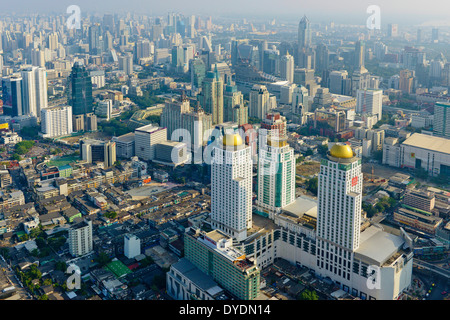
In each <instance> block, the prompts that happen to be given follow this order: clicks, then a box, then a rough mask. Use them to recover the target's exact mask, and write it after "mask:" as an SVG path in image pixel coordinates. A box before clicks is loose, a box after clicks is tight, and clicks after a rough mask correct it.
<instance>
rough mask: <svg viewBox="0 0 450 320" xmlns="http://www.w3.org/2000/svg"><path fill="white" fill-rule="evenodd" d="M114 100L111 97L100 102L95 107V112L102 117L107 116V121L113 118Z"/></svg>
mask: <svg viewBox="0 0 450 320" xmlns="http://www.w3.org/2000/svg"><path fill="white" fill-rule="evenodd" d="M112 107H113V101H112V100H111V99H105V100H101V101H99V102H98V104H97V107H96V108H95V114H96V115H97V116H98V117H100V118H105V119H106V120H107V121H109V119H111V115H112Z"/></svg>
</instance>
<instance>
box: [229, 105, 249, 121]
mask: <svg viewBox="0 0 450 320" xmlns="http://www.w3.org/2000/svg"><path fill="white" fill-rule="evenodd" d="M230 121H232V122H235V123H237V124H238V126H242V125H244V124H247V123H248V106H246V105H244V104H238V105H235V106H234V107H233V118H232V119H231V120H230Z"/></svg>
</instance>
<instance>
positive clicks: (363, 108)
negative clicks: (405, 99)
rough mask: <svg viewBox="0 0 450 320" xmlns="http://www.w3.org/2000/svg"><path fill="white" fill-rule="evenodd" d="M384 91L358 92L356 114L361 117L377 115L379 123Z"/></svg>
mask: <svg viewBox="0 0 450 320" xmlns="http://www.w3.org/2000/svg"><path fill="white" fill-rule="evenodd" d="M382 104H383V90H381V89H380V90H376V89H365V90H358V93H357V96H356V113H359V114H361V115H368V114H372V115H376V116H377V117H378V121H379V120H381V116H382Z"/></svg>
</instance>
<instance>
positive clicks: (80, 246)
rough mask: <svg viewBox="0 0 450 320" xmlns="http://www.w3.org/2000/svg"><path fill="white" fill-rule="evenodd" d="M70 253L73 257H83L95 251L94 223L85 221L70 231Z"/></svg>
mask: <svg viewBox="0 0 450 320" xmlns="http://www.w3.org/2000/svg"><path fill="white" fill-rule="evenodd" d="M68 242H69V252H70V254H71V255H72V256H73V257H79V256H83V255H85V254H87V253H89V252H91V251H92V250H93V239H92V221H90V220H89V221H86V220H83V221H82V222H79V223H77V224H75V225H73V226H72V227H71V228H70V229H69V236H68Z"/></svg>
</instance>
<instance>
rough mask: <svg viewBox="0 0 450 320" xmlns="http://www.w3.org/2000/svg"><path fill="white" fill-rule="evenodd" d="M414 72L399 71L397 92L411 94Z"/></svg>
mask: <svg viewBox="0 0 450 320" xmlns="http://www.w3.org/2000/svg"><path fill="white" fill-rule="evenodd" d="M414 78H415V72H414V71H413V70H401V71H400V78H399V90H401V91H403V92H405V93H408V94H410V93H412V92H413V88H414Z"/></svg>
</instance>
